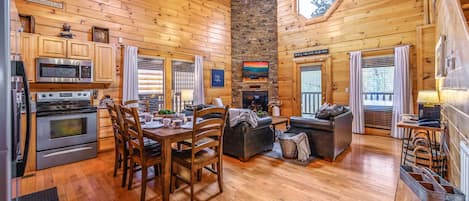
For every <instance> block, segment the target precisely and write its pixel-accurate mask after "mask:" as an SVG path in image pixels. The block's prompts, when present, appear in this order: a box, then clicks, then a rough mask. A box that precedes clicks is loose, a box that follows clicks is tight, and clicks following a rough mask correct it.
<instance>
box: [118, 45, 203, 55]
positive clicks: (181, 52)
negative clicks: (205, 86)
mask: <svg viewBox="0 0 469 201" xmlns="http://www.w3.org/2000/svg"><path fill="white" fill-rule="evenodd" d="M125 46H128V45H123V44H121V45H120V47H125ZM136 47H137V46H136ZM137 48H138V49H139V50H140V49H141V50H149V51H158V50H156V49H150V48H143V47H137ZM168 54H185V55H189V56H197V55H196V54H191V53H185V52H173V53H171V52H168ZM200 56H203V57H204V58H207V56H206V55H200Z"/></svg>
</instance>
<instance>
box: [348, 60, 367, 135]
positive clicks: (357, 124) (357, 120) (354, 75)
mask: <svg viewBox="0 0 469 201" xmlns="http://www.w3.org/2000/svg"><path fill="white" fill-rule="evenodd" d="M350 110H351V111H352V114H353V122H352V132H353V133H365V112H364V107H363V86H362V53H361V52H360V51H357V52H350Z"/></svg>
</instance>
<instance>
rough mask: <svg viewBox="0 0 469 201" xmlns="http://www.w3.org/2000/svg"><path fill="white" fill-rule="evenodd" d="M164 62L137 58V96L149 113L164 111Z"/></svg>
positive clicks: (150, 58)
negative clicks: (145, 104)
mask: <svg viewBox="0 0 469 201" xmlns="http://www.w3.org/2000/svg"><path fill="white" fill-rule="evenodd" d="M164 94H165V93H164V60H163V59H161V58H153V57H139V58H138V95H139V98H140V101H143V102H146V103H147V106H145V107H148V109H149V111H158V110H161V109H164Z"/></svg>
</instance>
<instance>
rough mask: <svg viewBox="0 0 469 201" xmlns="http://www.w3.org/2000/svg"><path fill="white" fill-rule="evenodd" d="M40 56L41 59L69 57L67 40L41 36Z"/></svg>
mask: <svg viewBox="0 0 469 201" xmlns="http://www.w3.org/2000/svg"><path fill="white" fill-rule="evenodd" d="M37 54H38V56H40V57H56V58H65V57H67V40H66V39H63V38H57V37H48V36H39V39H38V53H37Z"/></svg>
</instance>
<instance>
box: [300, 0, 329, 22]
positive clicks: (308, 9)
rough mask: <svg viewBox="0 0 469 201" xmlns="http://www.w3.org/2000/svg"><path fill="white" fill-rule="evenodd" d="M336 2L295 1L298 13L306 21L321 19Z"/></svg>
mask: <svg viewBox="0 0 469 201" xmlns="http://www.w3.org/2000/svg"><path fill="white" fill-rule="evenodd" d="M336 1H337V0H297V9H298V13H299V14H300V15H302V16H304V17H306V18H308V19H312V18H317V17H321V16H323V15H324V14H326V12H327V11H328V10H329V9H330V8H331V7H332V6H333V4H334V3H335V2H336Z"/></svg>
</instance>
